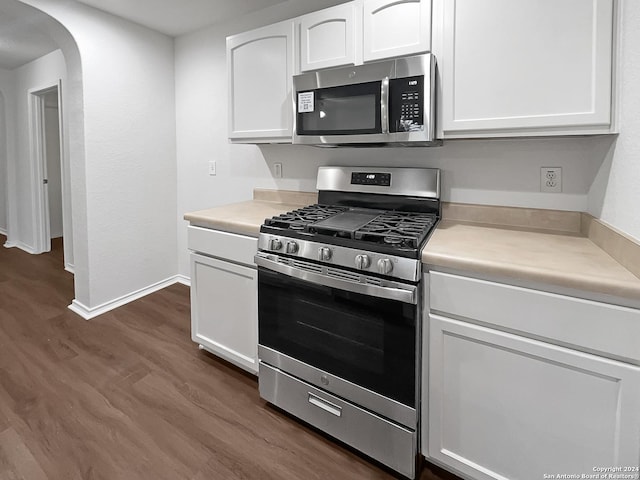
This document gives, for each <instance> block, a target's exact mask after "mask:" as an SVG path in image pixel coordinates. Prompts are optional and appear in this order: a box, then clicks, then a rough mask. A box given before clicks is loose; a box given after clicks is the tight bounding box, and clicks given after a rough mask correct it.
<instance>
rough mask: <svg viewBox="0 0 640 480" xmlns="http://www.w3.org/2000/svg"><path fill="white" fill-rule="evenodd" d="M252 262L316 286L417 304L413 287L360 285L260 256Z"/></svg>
mask: <svg viewBox="0 0 640 480" xmlns="http://www.w3.org/2000/svg"><path fill="white" fill-rule="evenodd" d="M254 262H255V263H256V265H258V266H259V267H263V268H266V269H267V270H271V271H273V272H277V273H282V274H283V275H287V276H289V277H294V278H298V279H300V280H304V281H305V282H309V283H314V284H316V285H323V286H325V287H332V288H339V289H341V290H346V291H349V292H354V293H361V294H363V295H369V296H372V297H379V298H386V299H389V300H397V301H399V302H403V303H410V304H413V305H417V303H418V295H417V291H418V289H417V288H416V287H415V286H413V285H405V284H401V283H398V282H392V281H388V282H387V286H380V285H372V284H369V283H360V282H355V281H352V280H346V279H342V278H335V277H330V276H327V275H324V274H322V273H315V272H310V271H307V270H303V269H301V268H296V267H293V266H290V265H284V264H282V263H278V262H276V261H274V260H271V259H269V258H265V257H263V256H261V255H256V256H255V257H254Z"/></svg>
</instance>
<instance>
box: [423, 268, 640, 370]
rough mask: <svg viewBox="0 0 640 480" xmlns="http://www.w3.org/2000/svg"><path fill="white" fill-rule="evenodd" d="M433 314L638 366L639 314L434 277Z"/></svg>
mask: <svg viewBox="0 0 640 480" xmlns="http://www.w3.org/2000/svg"><path fill="white" fill-rule="evenodd" d="M429 275H430V300H429V302H430V309H431V310H432V311H435V312H441V313H445V314H447V315H449V316H455V317H460V318H465V319H470V320H474V321H477V322H480V323H483V324H488V325H495V326H497V327H500V328H503V329H506V330H512V331H516V332H520V333H523V334H528V335H530V336H534V337H541V338H545V339H550V340H555V341H556V342H559V343H561V344H566V345H570V346H574V347H577V348H580V349H583V350H586V351H590V352H594V353H597V354H600V355H604V356H609V357H613V358H618V359H622V360H625V361H631V362H633V363H636V364H640V348H639V346H640V310H635V309H632V308H627V307H620V306H616V305H609V304H605V303H600V302H594V301H590V300H584V299H580V298H574V297H568V296H565V295H558V294H554V293H548V292H542V291H538V290H531V289H527V288H522V287H515V286H511V285H504V284H499V283H494V282H489V281H485V280H478V279H474V278H467V277H461V276H458V275H451V274H447V273H441V272H430V274H429Z"/></svg>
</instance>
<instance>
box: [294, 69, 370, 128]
mask: <svg viewBox="0 0 640 480" xmlns="http://www.w3.org/2000/svg"><path fill="white" fill-rule="evenodd" d="M380 88H381V84H380V82H369V83H360V84H357V85H346V86H343V87H330V88H319V89H317V90H314V91H313V92H312V94H313V96H314V102H313V103H314V106H313V111H311V112H304V113H298V119H297V133H298V135H359V134H369V133H381V131H382V130H381V123H380ZM309 93H310V94H311V92H309Z"/></svg>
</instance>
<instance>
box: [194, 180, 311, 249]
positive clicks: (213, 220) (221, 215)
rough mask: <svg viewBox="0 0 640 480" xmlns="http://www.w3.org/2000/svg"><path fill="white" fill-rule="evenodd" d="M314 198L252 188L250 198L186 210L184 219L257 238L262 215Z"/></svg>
mask: <svg viewBox="0 0 640 480" xmlns="http://www.w3.org/2000/svg"><path fill="white" fill-rule="evenodd" d="M316 201H317V194H313V193H306V192H287V191H278V192H276V191H270V190H258V189H256V191H254V199H253V200H247V201H246V202H239V203H232V204H229V205H222V206H219V207H213V208H208V209H206V210H199V211H197V212H190V213H186V214H185V215H184V219H185V220H187V221H188V222H189V223H190V224H191V225H193V226H196V227H205V228H214V229H216V230H224V231H225V232H231V233H238V234H241V235H249V236H251V237H257V236H258V235H259V233H260V225H262V224H263V223H264V220H265V219H266V218H271V217H273V216H275V215H280V214H281V213H286V212H288V211H290V210H295V209H297V208H300V207H304V206H306V205H309V204H312V203H315V202H316Z"/></svg>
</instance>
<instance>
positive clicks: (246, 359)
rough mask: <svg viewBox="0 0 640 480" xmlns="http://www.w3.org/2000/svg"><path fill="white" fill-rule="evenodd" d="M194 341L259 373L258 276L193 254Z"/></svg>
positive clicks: (192, 326) (192, 304)
mask: <svg viewBox="0 0 640 480" xmlns="http://www.w3.org/2000/svg"><path fill="white" fill-rule="evenodd" d="M191 338H192V340H193V341H194V342H196V343H199V344H200V345H202V346H203V347H204V348H206V349H207V350H208V351H210V352H212V353H214V354H216V355H218V356H220V357H222V358H224V359H225V360H228V361H229V362H232V363H234V364H235V365H237V366H239V367H241V368H243V369H245V370H248V371H250V372H252V373H255V374H257V373H258V272H257V271H256V270H255V269H253V268H249V267H244V266H242V265H237V264H235V263H231V262H224V261H222V260H217V259H215V258H211V257H206V256H204V255H198V254H196V253H192V254H191Z"/></svg>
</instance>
